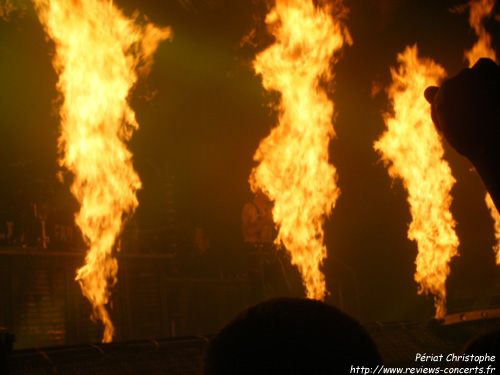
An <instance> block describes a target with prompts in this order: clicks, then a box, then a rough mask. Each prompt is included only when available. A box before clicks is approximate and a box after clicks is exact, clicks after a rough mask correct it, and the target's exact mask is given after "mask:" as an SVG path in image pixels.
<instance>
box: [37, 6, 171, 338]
mask: <svg viewBox="0 0 500 375" xmlns="http://www.w3.org/2000/svg"><path fill="white" fill-rule="evenodd" d="M35 5H36V8H37V12H38V17H39V18H40V21H41V22H42V24H43V25H44V28H45V31H46V33H47V34H48V36H49V37H50V38H51V39H52V40H53V41H54V43H55V48H56V54H55V56H54V58H53V61H52V63H53V65H54V68H55V70H56V71H57V73H58V74H59V81H58V83H57V88H58V90H59V91H60V92H61V94H63V96H64V101H63V103H62V105H61V108H60V116H61V136H60V138H59V150H60V153H61V154H62V158H61V160H60V164H61V166H64V167H66V168H67V169H68V170H70V171H72V172H73V175H74V181H73V184H72V186H71V191H72V193H73V195H74V196H75V197H76V199H77V200H78V202H79V203H80V205H81V207H80V212H79V213H78V214H77V215H76V223H77V224H78V226H79V227H80V229H81V230H82V233H83V237H84V239H85V241H86V243H87V245H88V246H89V250H88V252H87V256H86V258H85V265H84V266H83V267H82V268H80V269H79V270H78V271H77V276H76V280H78V281H79V283H80V286H81V288H82V292H83V294H84V295H85V296H86V297H87V298H88V299H89V301H90V302H91V303H92V306H93V318H94V319H100V320H101V321H102V322H103V324H104V337H103V342H110V341H111V340H112V337H113V333H114V327H113V324H112V322H111V320H110V317H109V314H108V312H107V310H106V308H105V307H104V306H105V305H106V304H107V303H108V300H109V297H110V295H111V292H110V289H109V288H110V287H112V286H113V285H114V284H115V283H116V281H117V279H116V274H117V271H118V265H117V260H116V259H115V258H114V257H113V256H112V249H113V247H114V245H115V240H116V238H117V236H118V235H119V234H120V232H121V230H122V227H123V224H124V220H125V219H126V216H127V215H131V214H132V213H133V212H134V210H135V208H136V207H137V205H138V201H137V197H136V194H135V193H136V191H137V189H139V188H140V187H141V182H140V180H139V177H138V175H137V174H136V172H135V171H134V169H133V167H132V154H131V153H130V151H129V150H128V149H127V148H126V146H125V144H124V141H126V140H129V139H130V137H131V136H132V132H133V130H135V129H137V127H138V124H137V122H136V119H135V114H134V112H133V110H132V109H131V108H130V106H129V104H128V102H127V97H128V95H129V91H130V89H131V87H132V86H133V85H134V84H135V82H136V81H137V73H136V71H139V72H144V73H147V71H148V69H149V67H150V65H151V63H152V54H153V53H154V51H155V50H156V48H157V46H158V44H159V43H160V42H161V41H162V40H164V39H166V38H168V37H169V36H170V30H169V29H168V28H164V29H159V28H156V27H155V26H153V25H152V24H150V23H148V24H146V25H145V26H141V25H139V24H137V23H136V22H135V21H136V17H134V18H133V19H128V18H126V17H125V16H124V15H123V14H122V13H121V11H120V10H118V9H117V8H115V7H114V6H113V4H112V2H111V1H109V0H35Z"/></svg>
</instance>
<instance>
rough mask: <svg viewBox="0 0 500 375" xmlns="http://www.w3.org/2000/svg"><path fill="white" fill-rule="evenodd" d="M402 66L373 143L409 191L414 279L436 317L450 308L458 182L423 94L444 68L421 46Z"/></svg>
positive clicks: (395, 74)
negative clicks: (454, 199) (383, 128)
mask: <svg viewBox="0 0 500 375" xmlns="http://www.w3.org/2000/svg"><path fill="white" fill-rule="evenodd" d="M398 62H399V63H400V66H399V68H398V69H394V68H391V74H392V79H393V83H392V85H391V87H390V88H389V99H390V101H391V104H392V106H393V110H394V114H386V115H385V123H386V125H387V131H386V132H385V133H384V134H383V135H382V137H381V138H380V140H378V141H377V142H376V143H375V149H376V150H377V151H378V152H380V153H381V155H382V160H383V161H384V163H385V164H386V166H388V168H389V175H390V176H391V177H392V178H393V179H396V178H400V179H402V181H403V184H404V186H405V188H406V190H407V191H408V202H409V204H410V211H411V214H412V217H413V221H412V223H411V224H410V227H409V230H408V238H409V239H410V240H414V241H416V242H417V244H418V255H417V259H416V261H415V263H416V265H417V271H416V273H415V280H416V281H417V282H418V283H419V285H420V288H419V293H425V294H429V293H432V294H433V295H434V301H435V307H436V317H437V318H441V317H443V316H444V315H445V313H446V307H445V305H446V287H445V282H446V278H447V276H448V274H449V272H450V268H449V265H448V263H449V261H450V259H451V258H452V257H453V256H455V255H456V254H457V247H458V245H459V241H458V237H457V235H456V234H455V231H454V226H455V221H454V220H453V217H452V215H451V213H450V204H451V201H452V198H451V196H450V190H451V188H452V186H453V184H454V183H455V179H454V178H453V176H452V174H451V169H450V167H449V165H448V163H446V162H445V161H444V160H443V159H442V157H443V153H444V150H443V146H442V144H441V139H440V136H439V134H438V133H437V131H436V129H435V127H434V125H433V124H432V120H431V116H430V108H429V104H428V103H427V102H426V100H425V99H424V96H423V92H424V90H425V89H426V88H427V87H428V86H435V85H437V84H438V82H439V81H440V80H441V79H443V78H444V76H445V71H444V69H443V68H441V67H440V66H439V65H437V64H435V63H434V62H433V61H431V60H429V59H419V58H418V54H417V47H416V46H414V47H411V48H410V47H407V48H406V50H405V51H404V52H403V53H402V54H399V55H398Z"/></svg>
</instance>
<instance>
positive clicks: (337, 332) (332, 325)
mask: <svg viewBox="0 0 500 375" xmlns="http://www.w3.org/2000/svg"><path fill="white" fill-rule="evenodd" d="M381 363H382V361H381V359H380V355H379V353H378V350H377V348H376V346H375V344H374V343H373V341H372V339H371V338H370V336H369V335H368V333H367V332H366V331H365V329H364V328H363V327H362V326H361V325H360V324H359V323H358V322H357V321H356V320H354V319H353V318H351V317H349V316H348V315H346V314H344V313H343V312H341V311H340V310H338V309H336V308H335V307H333V306H330V305H327V304H325V303H323V302H320V301H315V300H309V299H298V298H277V299H272V300H269V301H266V302H263V303H261V304H258V305H256V306H253V307H250V308H249V309H247V310H245V311H244V312H243V313H241V314H240V315H238V316H237V317H236V318H235V319H234V320H233V321H232V322H231V323H229V324H228V325H227V326H226V327H225V328H223V329H222V331H221V332H219V334H218V335H217V336H216V337H215V338H214V339H213V340H212V341H211V343H210V345H209V347H208V350H207V356H206V359H205V375H235V374H238V375H250V374H252V375H265V374H287V375H289V374H318V375H320V374H349V372H350V369H351V366H354V367H357V366H365V367H367V366H370V367H376V366H377V365H379V364H381Z"/></svg>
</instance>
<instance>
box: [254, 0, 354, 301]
mask: <svg viewBox="0 0 500 375" xmlns="http://www.w3.org/2000/svg"><path fill="white" fill-rule="evenodd" d="M335 6H336V8H338V9H341V8H342V6H341V4H340V2H338V3H336V4H335ZM331 13H332V8H330V7H329V6H324V7H316V6H315V5H314V4H313V1H312V0H277V1H276V4H275V7H274V8H273V9H272V10H271V11H270V12H269V14H268V15H267V18H266V23H267V25H268V27H269V29H270V30H271V31H272V33H273V35H274V37H275V43H274V44H273V45H272V46H270V47H269V48H268V49H266V50H265V51H263V52H261V53H260V54H258V55H257V57H256V59H255V61H254V69H255V72H256V73H257V74H260V75H261V76H262V81H263V86H264V88H265V89H266V90H270V91H271V90H275V91H278V92H279V93H280V94H281V97H280V103H279V124H278V126H277V127H275V128H273V129H272V131H271V134H270V135H269V136H268V137H267V138H265V139H263V140H262V141H261V143H260V145H259V148H258V150H257V152H256V153H255V155H254V159H255V160H256V161H258V162H260V164H259V165H258V166H257V167H256V168H254V170H253V171H252V174H251V176H250V184H251V186H252V190H254V191H256V190H257V189H258V188H261V189H262V191H264V192H265V193H266V194H267V195H268V196H269V197H270V199H271V200H273V201H274V208H273V218H274V221H275V223H276V225H277V227H278V229H279V232H278V236H277V238H276V244H278V245H281V244H283V245H284V247H285V248H286V249H287V251H288V252H289V253H290V256H291V262H292V264H294V265H297V266H298V268H299V270H300V272H301V274H302V279H303V283H304V285H305V287H306V289H307V296H308V297H309V298H314V299H320V300H321V299H323V298H324V296H325V293H326V286H325V276H324V275H323V273H322V272H321V271H320V266H321V265H322V263H323V260H324V259H325V258H326V255H327V251H326V247H325V245H324V244H323V237H324V232H323V223H324V220H325V215H326V216H328V215H329V214H330V213H331V211H332V209H333V207H334V205H335V202H336V200H337V197H338V196H339V189H338V187H337V185H336V179H337V176H336V170H335V168H334V167H333V165H331V164H329V162H328V158H329V157H328V145H329V143H330V139H331V138H332V137H334V135H335V133H334V130H333V125H332V117H333V113H334V112H333V103H332V102H331V101H330V100H329V99H328V97H327V94H326V92H325V91H324V90H323V89H322V88H321V87H320V82H329V81H331V80H332V74H331V71H330V68H331V62H332V60H333V57H334V54H335V53H336V52H338V51H339V50H340V49H341V48H342V46H343V45H344V43H346V42H347V43H349V44H351V43H352V42H351V38H350V36H349V33H348V31H347V30H346V28H345V27H344V26H343V24H342V23H341V21H340V19H341V17H342V14H336V15H335V16H334V17H332V15H331Z"/></svg>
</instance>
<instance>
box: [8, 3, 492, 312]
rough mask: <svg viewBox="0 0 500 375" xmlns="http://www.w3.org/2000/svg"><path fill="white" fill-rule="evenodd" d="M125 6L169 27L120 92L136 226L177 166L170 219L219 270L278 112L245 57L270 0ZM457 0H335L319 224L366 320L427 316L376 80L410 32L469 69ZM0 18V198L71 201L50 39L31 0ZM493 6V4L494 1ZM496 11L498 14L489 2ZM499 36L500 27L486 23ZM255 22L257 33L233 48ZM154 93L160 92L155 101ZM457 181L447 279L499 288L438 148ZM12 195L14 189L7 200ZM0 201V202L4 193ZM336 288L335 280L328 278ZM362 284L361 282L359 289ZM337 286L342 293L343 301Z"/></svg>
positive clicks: (157, 206) (467, 185) (485, 242)
mask: <svg viewBox="0 0 500 375" xmlns="http://www.w3.org/2000/svg"><path fill="white" fill-rule="evenodd" d="M3 3H5V2H3ZM115 3H116V5H117V6H119V7H120V8H122V9H123V10H124V12H125V13H126V14H127V15H131V14H132V13H133V11H134V10H136V9H138V10H139V11H140V12H141V13H142V14H145V15H147V16H148V18H149V19H150V20H151V21H152V22H153V23H155V24H157V25H160V26H171V27H172V29H173V32H174V38H173V40H172V42H163V43H162V44H161V45H160V47H159V49H158V51H157V53H156V55H155V64H154V65H153V69H152V71H151V74H150V76H149V77H148V78H147V80H146V81H144V82H142V83H140V84H139V85H138V86H137V87H136V88H135V90H134V91H133V93H132V95H131V102H132V108H133V109H134V110H135V111H136V115H137V120H138V122H139V125H140V129H139V130H138V131H137V132H136V133H135V134H134V136H133V138H132V140H131V142H130V144H129V146H130V149H131V150H132V152H133V154H134V165H135V168H136V170H137V171H138V173H139V175H140V177H141V179H142V182H143V189H142V190H141V191H140V192H139V193H138V197H139V208H138V209H137V212H136V216H135V218H136V221H137V225H138V226H139V228H144V229H147V228H155V227H159V226H161V225H162V224H163V222H164V220H165V207H166V194H165V190H166V187H165V186H166V184H167V182H168V181H170V180H171V179H172V178H173V183H174V193H175V199H174V200H175V206H176V215H177V219H178V220H179V221H180V222H185V223H189V224H190V225H192V226H199V227H203V228H205V230H206V233H207V234H208V237H209V238H210V242H211V251H212V252H213V253H216V254H217V256H218V257H219V259H222V260H223V261H225V262H227V264H228V265H229V266H228V267H230V265H231V263H232V262H233V260H234V259H235V254H237V253H238V252H240V251H241V245H242V239H241V229H240V216H241V209H242V207H243V205H244V203H245V202H247V201H248V200H249V199H251V194H250V190H249V185H248V182H247V181H248V177H249V175H250V171H251V169H252V167H253V166H254V165H255V163H254V162H253V154H254V152H255V150H256V149H257V147H258V144H259V141H260V140H261V139H262V138H264V137H266V136H267V135H268V133H269V130H270V129H271V127H273V126H274V124H275V121H274V120H275V114H274V113H273V112H272V111H271V110H270V109H269V107H268V106H267V103H268V100H269V94H266V93H265V91H264V90H263V88H262V86H261V84H260V78H259V77H257V76H255V75H254V73H253V72H252V69H251V61H252V59H253V58H254V56H255V54H256V53H257V52H258V51H260V50H262V49H263V48H264V47H265V46H266V44H267V43H269V41H270V39H269V37H267V38H266V37H265V26H264V23H263V20H264V18H265V14H266V9H267V8H266V4H265V3H264V2H263V1H247V0H212V1H208V0H205V1H204V0H192V1H189V0H183V1H182V0H163V1H150V0H144V1H140V2H138V1H131V0H126V1H123V0H120V1H116V2H115ZM463 3H464V2H463V1H444V0H443V1H436V0H399V1H398V0H384V1H379V0H351V1H349V0H346V1H345V5H346V6H347V7H348V8H349V9H350V13H349V17H348V19H347V20H346V24H347V27H348V29H349V30H350V32H351V35H352V38H353V41H354V44H353V46H351V47H345V48H344V50H343V53H342V57H341V58H340V60H339V62H338V63H337V64H336V65H335V68H334V69H335V85H334V91H333V92H332V93H331V95H330V96H331V98H332V100H333V101H334V102H335V108H336V112H337V118H336V121H335V130H336V133H337V137H336V138H335V139H334V140H333V141H332V142H331V145H330V159H331V162H332V163H333V164H334V165H335V166H336V167H337V170H338V176H339V180H338V184H339V186H340V189H341V192H342V194H341V196H340V198H339V199H338V201H337V205H336V207H335V209H334V211H333V214H332V215H331V217H330V218H329V219H328V220H326V223H325V231H326V245H327V247H328V259H327V260H326V262H325V265H324V272H325V274H326V280H327V288H328V289H329V290H330V292H331V293H332V294H331V296H329V297H327V302H331V303H334V304H341V305H342V307H343V308H344V309H345V310H347V311H348V312H350V313H352V314H354V315H356V316H357V317H359V318H360V319H362V320H363V321H377V320H378V321H396V320H423V319H428V318H430V317H431V316H432V315H433V306H432V305H433V304H432V299H431V298H428V297H425V296H418V295H417V284H416V283H415V282H414V280H413V274H414V272H415V265H414V260H415V257H416V254H417V245H416V243H413V242H410V241H409V240H408V239H407V238H406V232H407V229H408V224H409V223H410V221H411V217H410V213H409V209H408V205H407V203H406V192H405V191H404V189H403V187H402V185H401V183H399V182H397V183H392V182H391V180H390V177H389V175H388V173H387V171H386V169H385V168H384V166H383V164H382V163H380V162H379V159H380V158H379V155H377V153H376V152H375V151H374V150H373V142H374V141H375V140H376V139H378V138H379V137H380V135H381V134H382V132H383V131H384V129H385V125H384V122H383V119H382V114H383V113H384V112H386V111H387V110H389V108H388V101H387V96H386V94H385V92H383V91H382V92H381V93H379V94H378V95H376V96H374V97H372V95H371V91H372V87H373V86H374V84H377V85H381V86H383V87H388V86H389V85H390V82H391V77H390V70H389V68H390V67H391V66H395V65H396V55H397V53H400V52H402V51H403V50H404V48H405V47H406V46H407V45H413V44H415V43H417V44H418V47H419V54H420V56H422V57H424V56H425V57H431V58H432V59H434V60H435V61H436V62H437V63H439V64H441V65H442V66H443V67H444V68H445V69H446V70H447V72H448V74H449V75H454V74H456V73H458V72H459V71H460V70H461V69H463V68H465V67H466V66H467V63H466V62H465V60H464V58H463V52H464V50H465V49H468V48H470V47H471V46H472V45H473V44H474V42H475V41H476V36H475V34H474V32H473V31H472V30H471V29H470V27H469V24H468V19H467V15H466V14H453V13H451V12H450V10H449V9H450V8H452V7H454V6H456V5H459V4H463ZM16 4H17V5H18V6H19V5H21V6H23V8H24V9H23V10H19V11H16V12H14V13H12V14H11V16H10V20H8V21H1V20H0V82H1V84H0V200H2V205H4V206H5V205H9V204H13V205H22V204H25V203H26V202H25V200H24V199H23V198H22V197H25V196H26V194H28V195H29V194H32V195H33V194H34V195H36V194H42V195H43V194H44V192H45V191H49V190H50V191H52V192H55V197H56V200H57V201H58V204H60V205H63V206H66V207H70V208H71V209H72V210H73V211H74V210H75V209H76V206H75V203H74V201H73V200H72V199H71V197H70V196H69V193H68V192H67V186H64V185H62V184H60V183H59V182H57V181H56V179H55V175H56V172H57V168H58V167H57V162H56V159H57V136H58V117H57V110H56V109H54V108H55V107H54V101H55V100H56V99H57V96H58V94H57V92H56V90H55V84H56V81H57V77H56V74H55V72H54V70H53V68H52V66H51V60H50V56H51V54H53V48H52V46H51V44H50V43H49V42H47V41H46V40H45V37H44V33H43V30H42V27H41V25H40V23H39V21H38V19H37V17H36V14H35V11H34V9H33V6H32V4H31V3H29V2H27V1H25V2H23V3H19V2H18V3H16ZM497 8H498V7H497ZM495 12H496V13H495V14H497V13H499V12H498V9H496V10H495ZM486 27H487V30H488V31H489V32H490V33H491V34H492V36H493V45H494V48H496V46H497V45H498V43H499V36H500V28H499V27H500V26H499V22H497V21H495V20H494V19H493V18H492V19H490V20H488V21H487V23H486ZM252 28H256V30H257V34H258V35H259V36H260V37H259V38H258V40H259V45H258V46H257V47H253V46H251V45H248V44H246V45H244V46H241V45H240V41H241V39H242V38H243V36H244V35H246V34H248V33H249V32H250V30H252ZM153 92H157V93H156V95H154V97H153V98H152V100H149V99H146V98H147V97H151V94H152V93H153ZM445 148H446V154H445V158H446V159H447V160H448V161H449V163H450V165H451V167H452V170H453V173H454V176H455V177H456V179H457V181H458V182H457V183H456V185H455V187H454V188H453V190H452V194H453V196H454V201H453V204H452V213H453V215H454V218H455V220H456V221H457V227H456V229H457V233H458V235H459V238H460V243H461V244H460V247H459V252H460V257H457V258H455V259H454V260H452V263H451V276H450V278H449V281H448V290H449V291H450V293H451V294H455V295H460V294H461V293H464V292H465V291H471V290H472V293H474V294H475V295H476V296H477V297H480V296H481V295H484V294H485V293H489V290H490V289H491V288H493V287H494V286H495V285H497V281H498V270H497V266H496V265H495V261H494V253H493V250H492V246H493V245H494V234H493V222H492V220H491V218H490V216H489V213H488V211H487V208H486V205H485V204H484V202H483V201H484V194H485V189H484V187H483V185H482V182H481V181H480V179H479V177H478V176H477V174H476V173H475V172H474V171H471V165H470V163H468V162H467V161H466V160H465V159H464V158H463V157H461V156H460V155H458V154H457V153H456V152H454V151H453V150H452V149H450V147H449V146H448V145H445ZM12 197H19V201H15V199H14V201H12V200H13V198H12ZM7 199H8V200H9V202H6V200H7ZM339 285H340V287H339ZM356 289H357V292H356ZM339 293H341V294H342V298H340V297H339V295H340V294H339Z"/></svg>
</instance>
